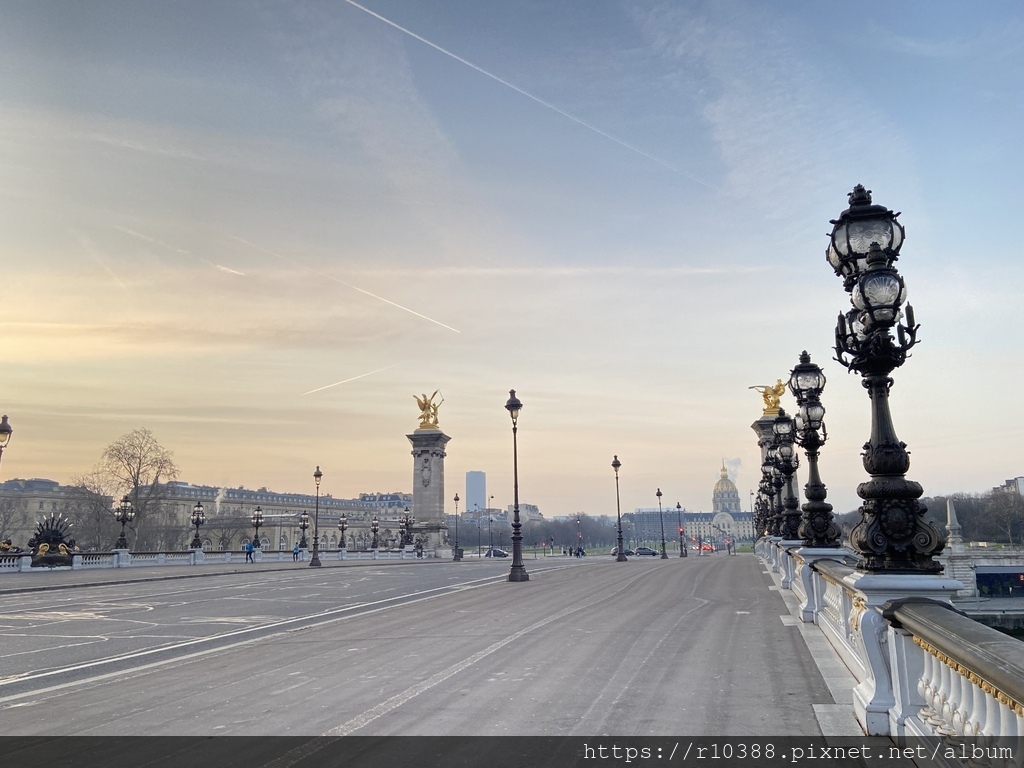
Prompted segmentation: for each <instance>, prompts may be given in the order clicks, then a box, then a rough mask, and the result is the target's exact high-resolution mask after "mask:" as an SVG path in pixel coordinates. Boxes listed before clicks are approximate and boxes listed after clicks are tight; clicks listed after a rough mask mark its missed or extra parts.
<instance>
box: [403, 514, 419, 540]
mask: <svg viewBox="0 0 1024 768" xmlns="http://www.w3.org/2000/svg"><path fill="white" fill-rule="evenodd" d="M402 520H403V522H404V523H405V526H404V528H405V533H403V534H402V546H403V547H404V546H406V545H408V544H412V524H413V523H415V522H416V518H414V517H413V516H412V515H410V514H409V508H408V507H406V508H405V517H404V518H402Z"/></svg>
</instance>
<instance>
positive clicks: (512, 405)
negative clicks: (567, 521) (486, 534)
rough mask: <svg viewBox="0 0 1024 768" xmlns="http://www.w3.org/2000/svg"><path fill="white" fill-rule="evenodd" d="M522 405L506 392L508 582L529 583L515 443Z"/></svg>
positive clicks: (517, 452)
mask: <svg viewBox="0 0 1024 768" xmlns="http://www.w3.org/2000/svg"><path fill="white" fill-rule="evenodd" d="M522 407H523V404H522V403H521V402H519V398H518V397H516V391H515V390H514V389H510V390H509V391H508V402H506V403H505V409H506V410H507V411H508V414H509V416H511V417H512V570H511V571H510V572H509V574H508V580H509V581H529V580H530V575H529V574H528V573H527V572H526V566H525V565H523V534H521V533H520V532H519V529H520V528H522V523H520V522H519V445H518V443H517V442H516V432H517V424H518V421H519V411H520V410H521V409H522Z"/></svg>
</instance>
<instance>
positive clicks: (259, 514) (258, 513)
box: [252, 507, 263, 549]
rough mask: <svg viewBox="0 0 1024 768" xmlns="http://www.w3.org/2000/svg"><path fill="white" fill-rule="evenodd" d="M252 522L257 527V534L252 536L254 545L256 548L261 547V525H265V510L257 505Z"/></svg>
mask: <svg viewBox="0 0 1024 768" xmlns="http://www.w3.org/2000/svg"><path fill="white" fill-rule="evenodd" d="M252 524H253V527H254V528H255V529H256V535H255V536H253V537H252V545H253V546H254V547H255V548H256V549H259V548H260V526H261V525H263V510H262V509H260V508H259V507H256V509H255V510H253V513H252Z"/></svg>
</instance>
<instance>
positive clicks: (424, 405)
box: [413, 389, 444, 429]
mask: <svg viewBox="0 0 1024 768" xmlns="http://www.w3.org/2000/svg"><path fill="white" fill-rule="evenodd" d="M440 391H441V390H439V389H435V390H434V394H432V395H431V396H430V397H427V393H426V392H424V393H423V397H416V395H413V399H415V400H416V405H418V406H419V408H420V425H419V426H418V427H416V429H437V410H438V408H440V407H441V403H443V402H444V397H443V396H442V397H441V403H435V402H434V398H435V397H437V394H438V392H440Z"/></svg>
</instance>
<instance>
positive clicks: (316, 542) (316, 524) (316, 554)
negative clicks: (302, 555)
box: [309, 464, 324, 568]
mask: <svg viewBox="0 0 1024 768" xmlns="http://www.w3.org/2000/svg"><path fill="white" fill-rule="evenodd" d="M323 476H324V473H323V472H321V471H320V465H319V464H317V466H316V471H315V472H314V473H313V482H314V483H316V511H315V512H314V513H313V557H312V558H310V560H309V564H310V566H312V567H314V568H319V567H320V479H321V478H322V477H323Z"/></svg>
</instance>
